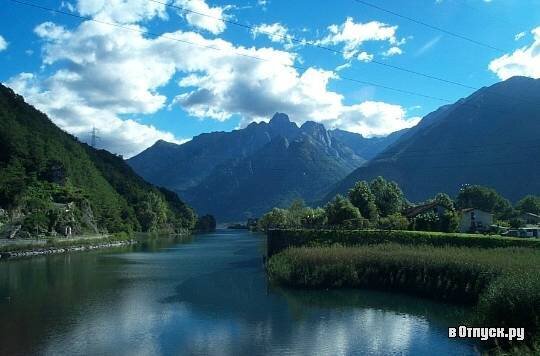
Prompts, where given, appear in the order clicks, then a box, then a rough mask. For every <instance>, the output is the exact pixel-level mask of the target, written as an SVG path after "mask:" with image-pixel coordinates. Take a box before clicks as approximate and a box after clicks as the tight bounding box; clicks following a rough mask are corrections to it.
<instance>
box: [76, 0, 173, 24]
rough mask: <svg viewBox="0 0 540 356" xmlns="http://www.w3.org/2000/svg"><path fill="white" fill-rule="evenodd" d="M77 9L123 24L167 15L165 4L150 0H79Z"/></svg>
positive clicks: (101, 18) (81, 12) (84, 13)
mask: <svg viewBox="0 0 540 356" xmlns="http://www.w3.org/2000/svg"><path fill="white" fill-rule="evenodd" d="M164 2H165V1H164ZM76 9H77V11H78V12H79V13H80V14H81V15H83V16H92V17H93V18H95V19H98V20H102V21H111V22H115V23H122V24H131V23H137V22H139V21H145V20H151V19H153V18H155V17H159V18H162V19H164V18H166V16H167V12H166V6H165V5H164V4H160V3H157V2H152V1H148V0H78V1H77V5H76Z"/></svg>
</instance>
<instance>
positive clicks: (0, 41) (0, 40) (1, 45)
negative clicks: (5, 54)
mask: <svg viewBox="0 0 540 356" xmlns="http://www.w3.org/2000/svg"><path fill="white" fill-rule="evenodd" d="M7 47H8V43H7V41H6V40H5V39H4V37H2V36H0V52H2V51H4V50H5V49H6V48H7Z"/></svg>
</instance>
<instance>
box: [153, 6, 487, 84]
mask: <svg viewBox="0 0 540 356" xmlns="http://www.w3.org/2000/svg"><path fill="white" fill-rule="evenodd" d="M148 1H151V2H154V3H157V4H161V5H164V6H168V7H170V8H174V9H177V10H180V11H182V12H187V13H191V14H195V15H198V16H203V17H206V18H210V19H213V20H216V21H221V22H223V23H226V24H230V25H234V26H239V27H242V28H245V29H247V30H251V31H257V32H261V33H264V34H266V35H268V36H272V37H277V38H281V39H283V40H286V41H291V42H294V43H297V44H300V45H307V46H311V47H315V48H319V49H322V50H325V51H328V52H332V53H335V54H341V55H343V56H345V55H346V53H345V52H344V51H341V50H338V49H335V48H331V47H328V46H323V45H321V44H319V43H317V42H315V41H308V40H305V39H298V38H295V37H294V36H292V35H281V34H279V33H275V32H271V31H265V30H261V29H259V28H256V27H255V26H251V25H246V24H243V23H241V22H238V21H233V20H229V19H225V18H221V17H217V16H213V15H210V14H206V13H203V12H199V11H195V10H191V9H188V8H186V7H184V6H179V5H174V4H168V3H166V2H162V1H159V0H148ZM366 63H373V64H377V65H380V66H384V67H387V68H391V69H394V70H399V71H402V72H405V73H409V74H414V75H417V76H421V77H424V78H428V79H432V80H436V81H439V82H442V83H446V84H452V85H456V86H459V87H462V88H466V89H472V90H478V89H479V88H477V87H473V86H470V85H467V84H463V83H459V82H456V81H453V80H450V79H445V78H441V77H438V76H435V75H432V74H429V73H422V72H419V71H415V70H412V69H408V68H405V67H400V66H396V65H393V64H389V63H384V62H381V61H378V60H376V59H372V60H370V61H369V62H366ZM344 64H345V63H344Z"/></svg>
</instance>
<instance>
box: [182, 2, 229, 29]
mask: <svg viewBox="0 0 540 356" xmlns="http://www.w3.org/2000/svg"><path fill="white" fill-rule="evenodd" d="M174 4H175V5H177V6H179V7H182V8H185V9H187V10H190V11H194V12H197V13H200V14H205V15H208V16H202V15H199V14H197V13H193V12H183V11H179V14H180V15H182V16H184V17H185V19H186V21H187V22H188V23H189V24H190V25H192V26H194V27H197V28H201V29H203V30H206V31H208V32H210V33H212V34H214V35H217V34H220V33H221V32H223V31H225V28H226V24H225V22H223V21H222V20H224V19H226V15H225V13H224V12H225V10H226V9H227V7H219V6H216V7H210V6H209V5H208V4H207V3H206V2H205V0H176V1H175V2H174Z"/></svg>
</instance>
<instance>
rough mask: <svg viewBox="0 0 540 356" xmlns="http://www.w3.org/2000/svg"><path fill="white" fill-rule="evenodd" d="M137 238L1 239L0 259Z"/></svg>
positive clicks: (119, 243)
mask: <svg viewBox="0 0 540 356" xmlns="http://www.w3.org/2000/svg"><path fill="white" fill-rule="evenodd" d="M137 243H138V240H137V239H134V238H133V237H132V236H129V235H127V234H114V235H91V236H79V237H74V238H61V239H59V238H55V239H36V240H30V241H28V240H19V241H2V243H1V244H0V261H2V260H7V259H15V258H26V257H37V256H44V255H52V254H60V253H69V252H82V251H90V250H97V249H102V248H112V247H122V246H127V245H134V244H137Z"/></svg>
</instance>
